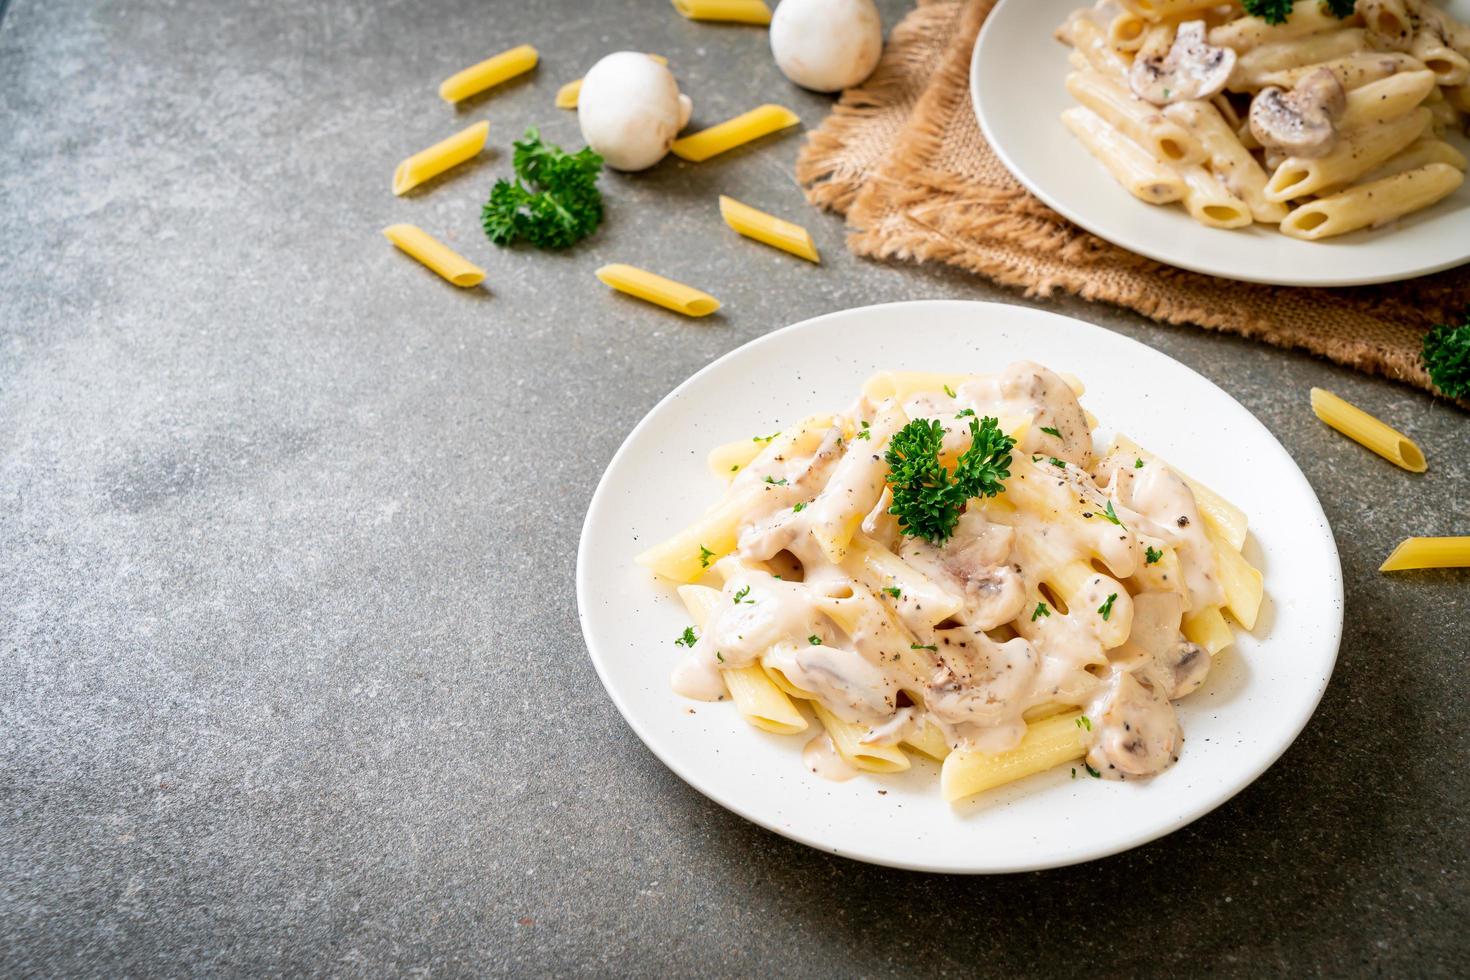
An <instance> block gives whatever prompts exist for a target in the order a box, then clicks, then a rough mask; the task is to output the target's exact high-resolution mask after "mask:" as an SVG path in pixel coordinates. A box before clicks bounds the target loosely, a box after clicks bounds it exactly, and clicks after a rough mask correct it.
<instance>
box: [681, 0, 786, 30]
mask: <svg viewBox="0 0 1470 980" xmlns="http://www.w3.org/2000/svg"><path fill="white" fill-rule="evenodd" d="M673 4H674V9H675V10H677V11H679V13H681V14H683V15H684V16H685V17H688V18H689V19H690V20H723V21H729V22H733V23H736V24H769V23H770V22H771V8H770V7H767V6H766V5H765V3H763V2H762V0H673Z"/></svg>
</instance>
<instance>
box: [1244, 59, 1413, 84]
mask: <svg viewBox="0 0 1470 980" xmlns="http://www.w3.org/2000/svg"><path fill="white" fill-rule="evenodd" d="M1320 68H1326V69H1327V70H1328V71H1330V72H1332V74H1333V76H1334V77H1336V78H1337V80H1338V81H1339V82H1341V83H1342V87H1343V88H1345V89H1347V90H1348V91H1352V90H1353V89H1356V88H1361V87H1362V86H1364V85H1367V84H1368V83H1369V82H1376V81H1378V80H1379V79H1380V78H1388V77H1389V76H1390V75H1395V74H1397V73H1399V72H1403V71H1424V70H1425V68H1424V62H1422V61H1420V60H1419V59H1418V58H1415V57H1414V56H1413V55H1407V54H1403V53H1401V52H1397V51H1360V52H1358V53H1357V54H1350V55H1345V56H1344V57H1341V58H1333V59H1332V60H1330V61H1322V62H1318V63H1316V64H1312V65H1302V66H1300V67H1297V68H1286V69H1283V70H1282V71H1276V72H1271V73H1269V74H1267V75H1265V76H1263V77H1262V78H1261V83H1262V84H1263V85H1275V86H1278V87H1280V88H1292V87H1294V86H1295V85H1296V83H1297V82H1299V81H1301V80H1302V79H1303V78H1305V77H1306V76H1307V75H1309V74H1311V73H1312V72H1314V71H1317V70H1318V69H1320Z"/></svg>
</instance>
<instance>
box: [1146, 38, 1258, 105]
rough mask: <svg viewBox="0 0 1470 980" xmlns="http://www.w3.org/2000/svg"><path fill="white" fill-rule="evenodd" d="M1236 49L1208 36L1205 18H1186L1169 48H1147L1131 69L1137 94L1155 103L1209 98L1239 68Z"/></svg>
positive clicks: (1221, 88) (1161, 103)
mask: <svg viewBox="0 0 1470 980" xmlns="http://www.w3.org/2000/svg"><path fill="white" fill-rule="evenodd" d="M1235 57H1236V56H1235V52H1234V51H1233V50H1231V49H1230V48H1217V47H1214V46H1212V45H1211V44H1209V43H1208V42H1207V41H1206V40H1205V22H1204V21H1202V20H1191V21H1186V22H1185V23H1183V24H1180V25H1179V29H1178V31H1176V32H1175V34H1174V43H1173V45H1171V46H1170V48H1169V50H1168V51H1167V52H1157V51H1155V52H1152V53H1150V52H1143V53H1140V54H1139V56H1138V58H1137V59H1136V60H1135V61H1134V62H1133V67H1132V68H1131V69H1130V70H1129V72H1128V85H1129V87H1130V88H1132V89H1133V94H1134V95H1136V96H1138V97H1139V98H1140V99H1144V100H1146V101H1148V102H1152V103H1153V104H1154V105H1169V104H1170V103H1171V102H1181V101H1186V100H1189V99H1208V98H1210V97H1211V96H1212V95H1215V94H1216V93H1217V92H1220V91H1222V90H1223V89H1224V88H1225V82H1226V81H1227V80H1228V79H1229V78H1230V73H1231V71H1233V70H1234V68H1235Z"/></svg>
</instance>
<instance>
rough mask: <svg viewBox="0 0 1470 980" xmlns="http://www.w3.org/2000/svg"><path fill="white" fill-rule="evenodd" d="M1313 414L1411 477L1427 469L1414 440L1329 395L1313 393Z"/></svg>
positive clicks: (1319, 390)
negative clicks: (1411, 474) (1403, 470)
mask: <svg viewBox="0 0 1470 980" xmlns="http://www.w3.org/2000/svg"><path fill="white" fill-rule="evenodd" d="M1312 411H1313V412H1315V413H1316V414H1317V418H1319V419H1321V420H1322V421H1323V422H1326V423H1327V424H1328V425H1330V426H1331V427H1332V428H1334V429H1336V430H1337V431H1338V432H1341V433H1342V434H1343V435H1345V436H1347V437H1348V438H1349V439H1351V440H1353V441H1354V442H1356V443H1358V444H1359V445H1362V446H1366V447H1367V448H1369V449H1371V450H1373V451H1374V452H1375V453H1377V454H1378V455H1380V456H1382V457H1383V458H1384V459H1386V460H1388V461H1389V462H1390V463H1393V464H1394V465H1396V466H1401V467H1403V468H1404V469H1406V470H1408V471H1409V472H1411V473H1423V472H1424V471H1425V470H1426V469H1428V468H1429V465H1428V463H1427V462H1426V461H1425V459H1424V453H1423V452H1422V451H1421V450H1420V449H1419V447H1418V446H1417V445H1416V444H1415V443H1414V440H1412V439H1410V438H1409V437H1408V436H1406V435H1404V434H1403V433H1402V432H1400V431H1399V430H1398V429H1395V428H1393V427H1392V426H1390V425H1388V424H1387V423H1385V422H1381V421H1379V420H1378V419H1376V418H1374V417H1373V416H1371V415H1369V414H1368V413H1367V412H1365V411H1363V410H1362V409H1361V408H1359V407H1358V406H1356V405H1354V404H1352V403H1350V402H1347V401H1344V400H1343V399H1341V398H1339V397H1338V396H1336V395H1334V394H1333V393H1332V392H1330V391H1327V390H1325V389H1323V388H1313V389H1312Z"/></svg>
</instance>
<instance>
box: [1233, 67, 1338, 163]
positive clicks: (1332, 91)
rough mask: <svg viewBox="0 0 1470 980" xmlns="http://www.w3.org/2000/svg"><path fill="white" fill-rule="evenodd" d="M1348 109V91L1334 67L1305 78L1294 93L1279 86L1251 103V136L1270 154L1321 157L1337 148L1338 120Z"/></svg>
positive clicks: (1293, 89)
mask: <svg viewBox="0 0 1470 980" xmlns="http://www.w3.org/2000/svg"><path fill="white" fill-rule="evenodd" d="M1346 107H1347V92H1346V91H1345V90H1344V89H1343V87H1342V82H1340V81H1338V80H1337V76H1336V75H1334V74H1333V73H1332V70H1331V69H1330V68H1319V69H1317V70H1316V71H1314V72H1311V73H1310V74H1307V75H1304V76H1302V79H1301V81H1299V82H1297V83H1296V86H1295V87H1294V88H1292V90H1291V91H1290V92H1287V91H1285V90H1284V89H1281V88H1278V87H1277V86H1275V85H1271V86H1268V87H1266V88H1263V89H1261V91H1259V92H1257V93H1256V97H1255V98H1254V99H1253V100H1251V112H1250V124H1251V135H1252V136H1254V137H1255V138H1256V139H1257V140H1259V141H1260V143H1261V145H1262V146H1264V147H1265V148H1266V149H1267V150H1268V151H1271V150H1275V151H1279V152H1280V153H1283V154H1285V155H1287V156H1293V157H1320V156H1326V155H1327V154H1328V153H1331V152H1332V148H1333V147H1335V146H1336V145H1337V126H1336V125H1335V123H1336V120H1337V118H1338V117H1339V116H1341V115H1342V111H1343V109H1345V108H1346Z"/></svg>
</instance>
